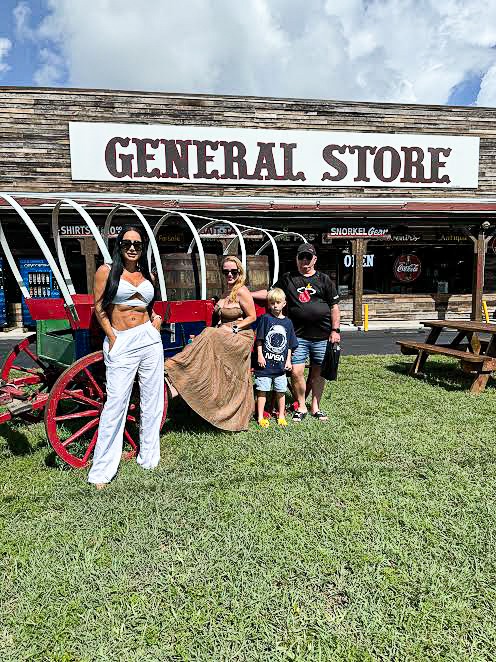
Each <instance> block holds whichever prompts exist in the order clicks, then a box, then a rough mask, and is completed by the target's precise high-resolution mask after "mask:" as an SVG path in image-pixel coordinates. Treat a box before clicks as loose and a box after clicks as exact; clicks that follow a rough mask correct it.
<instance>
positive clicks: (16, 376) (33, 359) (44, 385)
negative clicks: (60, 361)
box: [0, 334, 60, 416]
mask: <svg viewBox="0 0 496 662" xmlns="http://www.w3.org/2000/svg"><path fill="white" fill-rule="evenodd" d="M59 374H60V370H59V369H56V368H54V366H50V365H47V364H46V363H44V362H43V361H42V360H41V359H40V358H39V357H38V355H37V353H36V334H33V335H31V336H27V337H26V338H24V339H23V340H21V342H20V343H18V344H17V345H15V347H14V348H13V349H12V350H11V351H10V353H9V354H8V355H7V358H6V359H5V361H4V363H3V365H2V368H1V370H0V378H1V379H2V385H3V386H4V387H5V386H6V387H7V388H8V394H10V396H12V397H18V398H21V399H22V400H23V401H24V402H25V403H26V404H28V405H29V404H30V403H33V402H35V401H36V399H37V398H38V396H39V395H40V394H41V393H44V392H45V393H46V392H47V391H48V390H49V389H50V387H51V386H52V384H53V383H54V382H55V380H56V379H57V377H58V376H59ZM8 394H7V395H8ZM9 399H10V398H9ZM39 404H41V406H42V405H43V403H42V401H41V400H40V403H39ZM40 412H41V409H38V408H34V409H30V410H29V415H30V416H35V415H36V414H39V413H40Z"/></svg>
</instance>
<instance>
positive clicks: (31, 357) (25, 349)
mask: <svg viewBox="0 0 496 662" xmlns="http://www.w3.org/2000/svg"><path fill="white" fill-rule="evenodd" d="M23 352H25V353H26V354H27V355H28V356H29V358H30V359H31V360H32V361H34V362H35V363H36V364H37V365H39V366H40V368H42V369H44V368H46V365H45V364H44V363H42V362H41V361H40V359H39V358H38V357H37V356H36V354H35V353H34V352H32V351H31V350H30V349H29V347H24V349H23Z"/></svg>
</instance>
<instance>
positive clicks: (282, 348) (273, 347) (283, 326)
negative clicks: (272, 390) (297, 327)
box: [255, 313, 298, 377]
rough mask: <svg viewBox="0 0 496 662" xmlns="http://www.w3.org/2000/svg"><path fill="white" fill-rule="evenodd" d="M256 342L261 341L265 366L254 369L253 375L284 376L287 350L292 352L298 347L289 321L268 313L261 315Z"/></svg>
mask: <svg viewBox="0 0 496 662" xmlns="http://www.w3.org/2000/svg"><path fill="white" fill-rule="evenodd" d="M258 340H262V353H263V355H264V358H265V361H266V366H265V368H260V367H257V368H255V375H258V376H262V375H263V376H264V377H265V376H266V377H278V376H279V375H284V372H285V371H284V366H285V365H286V359H287V358H288V349H290V350H291V351H293V350H295V349H296V348H297V347H298V341H297V339H296V334H295V332H294V328H293V323H292V322H291V320H289V319H288V318H287V317H282V318H280V317H274V315H271V314H270V313H267V314H266V315H262V317H260V319H259V320H258V326H257V341H258Z"/></svg>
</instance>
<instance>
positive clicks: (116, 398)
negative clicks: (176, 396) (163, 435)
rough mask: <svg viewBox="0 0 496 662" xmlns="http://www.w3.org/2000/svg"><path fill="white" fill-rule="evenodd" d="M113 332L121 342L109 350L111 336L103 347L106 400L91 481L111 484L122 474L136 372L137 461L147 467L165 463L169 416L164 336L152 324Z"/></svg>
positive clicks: (106, 339)
mask: <svg viewBox="0 0 496 662" xmlns="http://www.w3.org/2000/svg"><path fill="white" fill-rule="evenodd" d="M114 332H115V334H116V340H115V343H114V345H113V347H112V349H111V351H110V352H109V350H108V345H109V342H108V338H105V340H104V343H103V356H104V360H105V366H106V369H107V400H106V402H105V406H104V407H103V411H102V415H101V417H100V425H99V428H98V440H97V442H96V446H95V451H94V454H93V463H92V465H91V469H90V472H89V474H88V482H89V483H109V482H110V481H111V480H112V478H113V477H114V476H115V474H116V473H117V469H118V467H119V462H120V459H121V455H122V445H123V436H124V426H125V424H126V416H127V410H128V407H129V399H130V397H131V391H132V388H133V382H134V379H135V377H136V373H138V382H139V388H140V414H141V416H140V450H139V454H138V457H137V462H138V464H140V465H141V466H142V467H143V468H144V469H153V468H155V467H156V466H157V465H158V463H159V460H160V423H161V421H162V416H163V412H164V350H163V347H162V340H161V337H160V333H159V331H157V329H156V328H155V327H154V326H153V324H152V323H151V322H146V323H145V324H140V325H139V326H135V327H133V328H131V329H126V330H125V331H116V330H115V329H114Z"/></svg>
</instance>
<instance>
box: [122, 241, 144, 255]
mask: <svg viewBox="0 0 496 662" xmlns="http://www.w3.org/2000/svg"><path fill="white" fill-rule="evenodd" d="M131 246H134V250H136V251H138V252H139V251H141V250H143V242H142V241H131V239H123V240H122V241H121V248H122V249H123V250H125V251H128V250H129V249H130V248H131Z"/></svg>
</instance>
